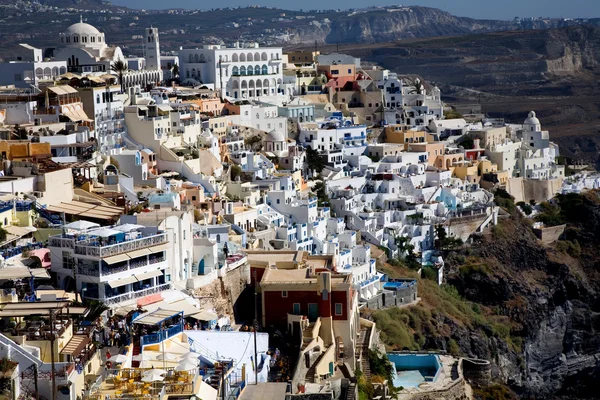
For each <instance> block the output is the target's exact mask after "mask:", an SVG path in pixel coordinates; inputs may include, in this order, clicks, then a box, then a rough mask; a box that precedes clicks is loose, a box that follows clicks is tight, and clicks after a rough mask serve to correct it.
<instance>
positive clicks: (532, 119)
mask: <svg viewBox="0 0 600 400" xmlns="http://www.w3.org/2000/svg"><path fill="white" fill-rule="evenodd" d="M524 125H540V120H539V119H537V117H536V116H535V111H530V112H529V115H528V116H527V119H526V120H525V122H524Z"/></svg>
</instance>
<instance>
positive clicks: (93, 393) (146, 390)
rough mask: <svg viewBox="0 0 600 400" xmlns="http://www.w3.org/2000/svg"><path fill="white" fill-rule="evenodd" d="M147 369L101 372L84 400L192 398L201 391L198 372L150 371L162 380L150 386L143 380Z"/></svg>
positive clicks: (148, 369)
mask: <svg viewBox="0 0 600 400" xmlns="http://www.w3.org/2000/svg"><path fill="white" fill-rule="evenodd" d="M146 371H152V370H151V369H150V368H135V369H132V368H126V369H108V370H105V371H104V373H103V375H102V378H101V379H99V382H98V383H97V384H95V385H94V386H92V388H91V389H90V391H89V395H87V396H85V397H84V399H86V400H114V399H120V400H122V399H140V398H143V399H148V400H162V399H163V398H165V397H166V396H168V395H178V396H181V395H192V394H197V393H198V392H200V391H201V387H202V385H205V383H204V382H202V380H201V379H198V377H199V374H198V369H197V368H195V369H193V370H189V371H176V370H175V369H174V368H165V369H162V370H158V369H157V370H154V372H156V373H157V375H160V374H161V373H162V375H165V376H164V378H163V377H160V378H155V379H156V381H154V382H146V381H148V380H149V379H146V378H144V375H145V374H147V372H146Z"/></svg>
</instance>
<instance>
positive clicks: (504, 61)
mask: <svg viewBox="0 0 600 400" xmlns="http://www.w3.org/2000/svg"><path fill="white" fill-rule="evenodd" d="M344 50H345V51H347V52H349V53H352V54H356V55H357V56H360V57H362V58H363V59H365V60H369V61H374V62H376V63H378V64H380V65H382V66H383V67H385V68H389V69H390V70H394V71H397V72H399V73H405V74H420V75H422V76H424V77H425V78H426V79H428V80H433V81H439V82H443V83H445V84H450V85H457V86H462V87H465V86H467V87H472V88H475V89H485V90H486V91H488V92H491V93H493V94H506V95H515V94H517V95H519V94H522V93H519V91H522V92H526V93H527V94H529V95H531V92H530V91H531V89H532V88H536V87H537V88H538V89H539V90H540V92H539V93H537V94H544V91H547V92H548V93H551V92H552V91H553V90H557V89H560V88H561V87H562V90H563V91H568V90H569V89H570V87H571V86H573V85H571V84H569V85H564V83H565V82H564V81H562V82H561V81H560V80H559V79H558V78H568V77H576V78H581V80H582V83H583V84H587V83H589V82H590V81H593V80H594V79H597V76H591V75H596V74H599V73H600V71H599V70H598V63H599V62H600V29H598V28H593V27H589V26H585V27H584V26H574V27H568V28H562V29H553V30H545V31H511V32H499V33H488V34H477V35H466V36H462V37H452V38H434V39H424V40H415V41H406V42H398V43H389V44H385V45H379V46H372V47H366V46H363V47H358V48H357V49H356V50H353V49H352V48H349V49H347V50H346V49H344ZM594 86H595V85H594ZM563 94H565V93H563Z"/></svg>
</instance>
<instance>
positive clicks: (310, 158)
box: [306, 147, 325, 174]
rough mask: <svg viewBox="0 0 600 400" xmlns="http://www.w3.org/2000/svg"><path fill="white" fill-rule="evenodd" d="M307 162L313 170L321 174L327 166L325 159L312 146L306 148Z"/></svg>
mask: <svg viewBox="0 0 600 400" xmlns="http://www.w3.org/2000/svg"><path fill="white" fill-rule="evenodd" d="M306 164H307V165H308V168H309V169H310V170H311V171H313V170H314V171H317V173H319V174H320V173H321V171H323V168H325V161H324V160H323V158H322V157H321V156H320V155H319V152H318V151H317V150H313V149H312V148H311V147H309V148H307V149H306Z"/></svg>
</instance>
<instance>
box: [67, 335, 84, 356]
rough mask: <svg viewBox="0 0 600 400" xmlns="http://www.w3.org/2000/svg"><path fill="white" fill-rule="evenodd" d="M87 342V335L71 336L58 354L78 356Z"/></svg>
mask: <svg viewBox="0 0 600 400" xmlns="http://www.w3.org/2000/svg"><path fill="white" fill-rule="evenodd" d="M89 342H90V338H89V337H88V336H87V335H73V337H72V338H71V340H69V343H67V345H66V346H65V347H63V348H62V350H61V351H60V354H68V355H70V356H78V355H79V354H80V353H81V351H82V350H83V349H85V346H87V344H88V343H89Z"/></svg>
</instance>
